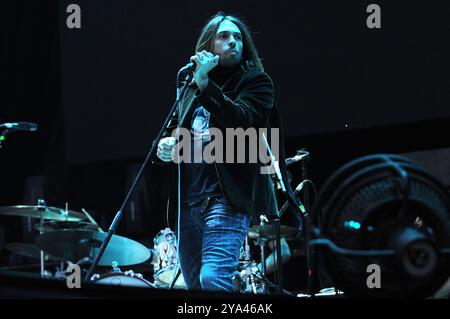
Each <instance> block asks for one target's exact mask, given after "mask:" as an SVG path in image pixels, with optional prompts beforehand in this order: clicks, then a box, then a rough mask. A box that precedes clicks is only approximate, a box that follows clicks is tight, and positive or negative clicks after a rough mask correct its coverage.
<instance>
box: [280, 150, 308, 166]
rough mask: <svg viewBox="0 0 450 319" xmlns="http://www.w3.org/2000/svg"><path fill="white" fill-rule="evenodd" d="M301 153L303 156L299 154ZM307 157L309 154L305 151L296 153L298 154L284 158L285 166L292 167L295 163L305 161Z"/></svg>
mask: <svg viewBox="0 0 450 319" xmlns="http://www.w3.org/2000/svg"><path fill="white" fill-rule="evenodd" d="M300 152H302V153H303V154H300ZM308 157H309V152H306V151H298V154H297V155H295V156H293V157H288V158H286V161H285V162H286V166H289V165H292V164H294V163H297V162H298V161H301V160H303V159H306V158H308Z"/></svg>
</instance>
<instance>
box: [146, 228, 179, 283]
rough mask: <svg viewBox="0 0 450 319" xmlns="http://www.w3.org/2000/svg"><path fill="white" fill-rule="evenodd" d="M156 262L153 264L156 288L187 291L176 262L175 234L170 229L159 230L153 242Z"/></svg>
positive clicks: (177, 261)
mask: <svg viewBox="0 0 450 319" xmlns="http://www.w3.org/2000/svg"><path fill="white" fill-rule="evenodd" d="M153 244H154V251H155V256H156V257H157V259H156V262H153V261H152V263H153V278H154V283H155V285H156V287H160V288H169V289H171V288H178V289H187V286H186V283H185V281H184V278H183V275H182V274H181V271H180V262H179V260H178V247H177V240H176V236H175V233H174V232H173V231H172V230H171V229H170V228H165V229H163V230H161V231H160V232H159V233H158V234H157V235H156V237H155V239H154V240H153Z"/></svg>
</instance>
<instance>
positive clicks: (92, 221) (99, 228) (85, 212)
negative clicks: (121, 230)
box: [81, 208, 104, 233]
mask: <svg viewBox="0 0 450 319" xmlns="http://www.w3.org/2000/svg"><path fill="white" fill-rule="evenodd" d="M81 211H82V212H83V213H84V214H85V215H86V217H87V218H88V220H89V221H90V222H91V224H93V225H95V226H96V227H97V230H98V231H99V232H101V233H104V231H103V229H102V228H101V227H100V226H99V225H98V224H97V222H96V221H95V219H94V218H92V216H91V215H90V214H89V213H88V212H87V210H85V209H84V208H81Z"/></svg>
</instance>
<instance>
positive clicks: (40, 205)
mask: <svg viewBox="0 0 450 319" xmlns="http://www.w3.org/2000/svg"><path fill="white" fill-rule="evenodd" d="M37 206H38V210H39V211H40V214H41V218H40V223H41V225H43V224H44V213H45V201H44V200H43V199H38V204H37ZM43 233H44V231H43V229H40V230H39V234H40V235H42V234H43ZM40 259H41V262H40V265H41V278H49V277H51V273H49V272H48V271H46V270H45V256H44V251H43V250H42V249H41V253H40Z"/></svg>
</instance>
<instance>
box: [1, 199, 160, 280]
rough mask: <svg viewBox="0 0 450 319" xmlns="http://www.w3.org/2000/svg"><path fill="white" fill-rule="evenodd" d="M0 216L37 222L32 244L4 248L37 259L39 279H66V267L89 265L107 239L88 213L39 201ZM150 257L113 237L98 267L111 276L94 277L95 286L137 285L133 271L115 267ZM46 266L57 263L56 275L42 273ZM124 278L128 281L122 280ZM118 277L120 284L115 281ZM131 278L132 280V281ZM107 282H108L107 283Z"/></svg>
mask: <svg viewBox="0 0 450 319" xmlns="http://www.w3.org/2000/svg"><path fill="white" fill-rule="evenodd" d="M0 216H19V217H30V218H37V219H40V222H39V223H37V224H36V225H35V227H34V228H35V229H36V230H37V231H38V232H39V235H37V236H36V238H35V241H34V244H33V243H9V244H7V245H6V246H5V248H6V249H7V250H9V251H10V252H12V253H14V254H17V255H20V256H25V257H29V258H36V259H40V275H41V277H42V278H54V279H61V278H66V277H67V272H66V271H65V269H66V267H65V264H69V263H73V264H77V265H79V266H83V265H85V264H88V263H90V262H91V261H92V260H93V258H94V257H95V256H96V255H97V253H98V250H99V247H100V245H101V243H102V242H103V240H104V238H105V237H106V233H105V232H103V231H102V230H101V228H100V227H99V225H98V224H97V223H96V222H95V220H94V219H93V218H92V217H91V216H90V215H89V213H88V212H87V211H86V210H84V209H83V213H79V212H76V211H72V210H69V209H68V208H67V204H66V208H65V209H61V208H57V207H50V206H46V205H45V202H44V201H43V200H38V205H36V206H25V205H19V206H6V207H0ZM150 256H151V250H150V249H148V248H147V247H145V246H144V245H142V244H141V243H138V242H136V241H134V240H131V239H129V238H126V237H122V236H118V235H113V237H112V239H111V241H110V242H109V244H108V247H107V248H106V250H105V252H104V254H103V256H102V258H101V259H100V262H99V264H98V265H99V266H112V267H113V270H112V272H111V273H108V274H106V275H98V274H95V275H94V276H93V278H92V281H93V282H95V283H105V282H106V283H111V284H117V282H122V284H127V283H133V282H138V281H140V280H139V279H141V278H139V275H138V274H135V273H134V272H133V271H128V272H125V273H123V274H122V273H117V269H119V268H118V266H130V265H136V264H140V263H144V262H145V261H147V260H148V259H149V258H150ZM46 262H56V263H60V268H57V271H56V272H55V274H52V273H50V272H48V271H47V270H46V269H45V264H46ZM123 276H126V277H127V280H123V278H122V277H123ZM113 277H114V278H115V277H117V278H119V280H115V279H114V278H113ZM131 277H133V278H131ZM106 278H107V279H106Z"/></svg>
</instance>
